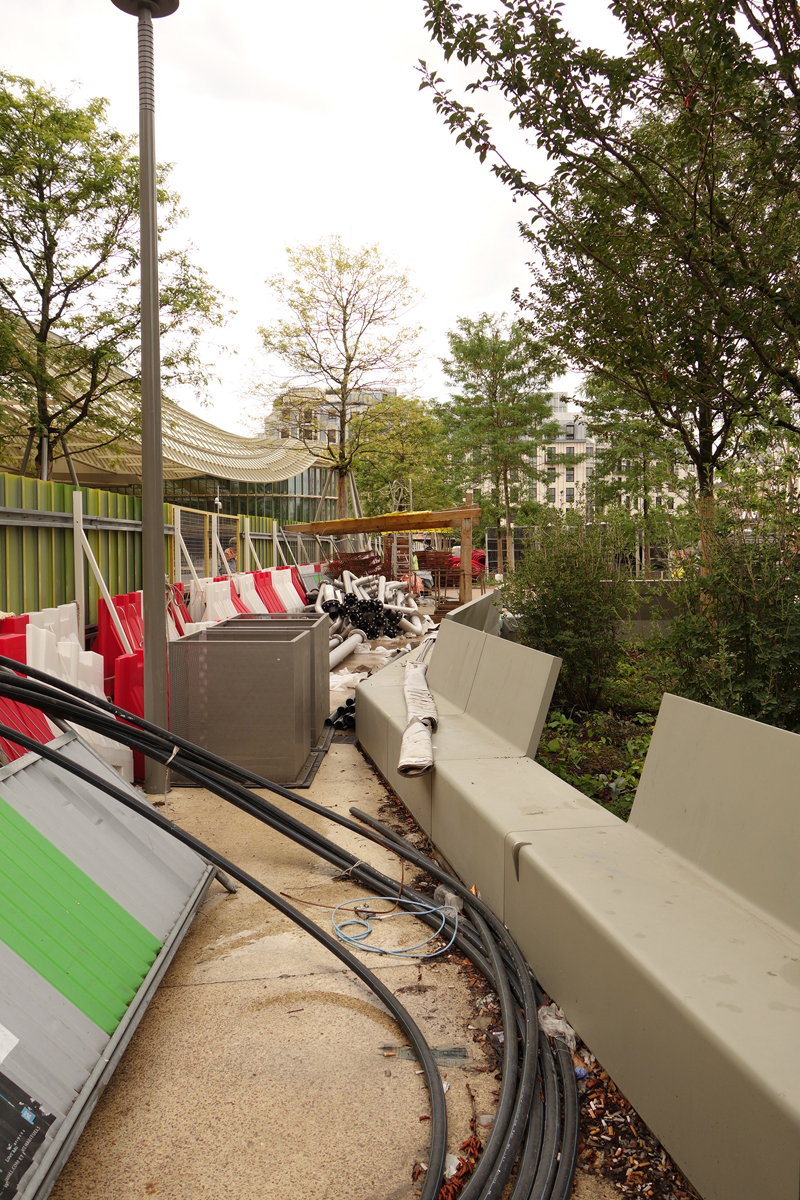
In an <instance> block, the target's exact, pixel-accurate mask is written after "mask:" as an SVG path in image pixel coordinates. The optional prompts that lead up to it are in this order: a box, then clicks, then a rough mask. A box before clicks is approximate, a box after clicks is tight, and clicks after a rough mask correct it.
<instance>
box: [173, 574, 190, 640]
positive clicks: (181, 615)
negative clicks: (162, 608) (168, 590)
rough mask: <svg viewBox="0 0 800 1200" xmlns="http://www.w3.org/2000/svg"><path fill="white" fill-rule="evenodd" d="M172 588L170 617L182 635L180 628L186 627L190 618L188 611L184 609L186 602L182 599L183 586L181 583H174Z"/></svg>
mask: <svg viewBox="0 0 800 1200" xmlns="http://www.w3.org/2000/svg"><path fill="white" fill-rule="evenodd" d="M172 588H173V601H172V603H171V604H170V607H171V609H172V615H173V616H174V617H175V619H176V624H178V625H179V630H180V632H181V633H183V628H182V627H185V626H186V625H188V624H189V623H190V621H191V619H192V618H191V616H190V614H189V609H188V608H187V607H186V600H185V597H184V591H183V584H182V583H174V584H173V585H172Z"/></svg>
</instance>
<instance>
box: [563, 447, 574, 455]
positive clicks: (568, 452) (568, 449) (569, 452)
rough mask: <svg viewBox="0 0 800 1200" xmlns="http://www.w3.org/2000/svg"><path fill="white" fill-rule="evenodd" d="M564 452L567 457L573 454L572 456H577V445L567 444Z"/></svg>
mask: <svg viewBox="0 0 800 1200" xmlns="http://www.w3.org/2000/svg"><path fill="white" fill-rule="evenodd" d="M564 453H565V454H566V456H567V458H569V457H570V456H571V457H572V458H574V457H575V447H574V446H567V447H566V448H565V450H564Z"/></svg>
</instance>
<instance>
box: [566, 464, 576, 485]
mask: <svg viewBox="0 0 800 1200" xmlns="http://www.w3.org/2000/svg"><path fill="white" fill-rule="evenodd" d="M574 482H575V468H574V467H567V483H574Z"/></svg>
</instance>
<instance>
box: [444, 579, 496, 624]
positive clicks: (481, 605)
mask: <svg viewBox="0 0 800 1200" xmlns="http://www.w3.org/2000/svg"><path fill="white" fill-rule="evenodd" d="M500 607H501V606H500V591H499V589H495V590H494V591H491V592H486V593H485V594H484V595H483V596H478V597H477V598H476V599H475V600H468V601H467V603H466V604H460V605H459V606H458V608H452V609H451V610H450V612H447V613H445V615H444V619H445V621H455V622H457V624H459V625H469V627H470V628H471V629H480V630H481V632H483V633H493V634H496V633H499V631H500Z"/></svg>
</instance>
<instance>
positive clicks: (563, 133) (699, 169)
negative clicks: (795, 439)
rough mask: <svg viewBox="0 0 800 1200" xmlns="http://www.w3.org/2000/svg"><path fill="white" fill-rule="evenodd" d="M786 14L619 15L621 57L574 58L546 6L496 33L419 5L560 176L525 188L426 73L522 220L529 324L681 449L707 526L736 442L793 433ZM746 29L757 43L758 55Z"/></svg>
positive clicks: (793, 221) (799, 193)
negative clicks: (531, 279)
mask: <svg viewBox="0 0 800 1200" xmlns="http://www.w3.org/2000/svg"><path fill="white" fill-rule="evenodd" d="M790 9H791V6H783V5H773V4H772V3H770V2H765V3H764V4H763V5H758V6H753V5H749V4H747V3H741V4H738V3H736V2H735V0H729V2H728V0H725V2H719V0H717V2H714V0H712V2H711V3H705V0H703V2H702V3H701V2H700V0H618V2H616V3H613V4H612V10H613V11H614V13H615V14H616V15H617V16H618V17H619V19H620V20H621V22H622V23H623V25H624V27H625V31H626V33H627V35H628V40H629V50H628V52H627V53H626V54H625V55H623V56H609V55H606V54H604V53H603V52H601V51H599V50H596V49H593V48H584V47H582V46H581V45H579V44H578V42H577V41H576V40H575V39H574V38H572V37H571V36H570V35H569V34H568V32H567V31H566V30H565V28H564V25H563V23H562V19H561V12H560V6H559V5H558V4H557V3H555V2H553V0H509V2H508V3H507V4H504V5H503V6H502V8H501V9H500V10H498V12H497V13H496V14H495V15H494V16H492V17H487V16H484V15H481V14H478V15H474V14H467V13H465V12H464V11H463V10H462V9H461V8H460V6H459V5H458V4H456V3H453V2H451V0H428V3H427V10H428V14H429V27H430V29H431V31H432V33H433V36H434V37H435V38H436V39H437V40H438V41H439V42H440V43H441V44H442V46H443V47H444V49H445V54H446V56H447V57H448V58H449V57H451V56H456V57H457V58H458V59H460V60H461V61H462V62H463V63H464V64H466V65H467V66H468V68H469V69H470V70H471V72H472V79H471V83H470V85H469V86H470V88H471V89H472V90H476V91H477V90H481V89H490V88H494V89H497V90H498V91H499V92H500V93H501V94H502V95H503V96H504V97H505V99H506V100H507V101H508V103H509V105H510V107H511V110H512V115H513V116H514V117H515V118H516V120H517V121H518V122H519V124H520V125H521V126H522V128H523V129H524V130H525V131H526V132H528V133H529V136H531V137H532V139H533V140H535V141H536V143H537V145H538V146H539V147H540V148H542V149H544V150H545V151H546V152H547V154H548V156H549V157H550V158H551V159H552V160H554V161H555V167H554V169H553V170H552V173H551V175H550V178H549V179H548V180H547V181H546V182H538V181H535V180H533V179H531V178H529V177H528V176H527V175H526V173H525V171H524V170H523V169H521V167H520V166H519V165H518V164H512V163H511V162H510V161H509V160H508V159H507V158H505V157H504V156H503V154H502V152H501V151H500V150H499V149H498V148H497V147H496V146H495V144H494V135H493V131H492V129H491V127H490V125H489V122H488V121H487V120H486V118H485V117H484V116H482V115H481V114H479V113H476V112H475V110H474V109H473V108H472V107H471V106H469V105H466V104H465V103H463V102H461V101H459V100H457V99H455V98H454V97H453V96H452V95H451V94H450V93H449V92H448V91H447V89H446V88H445V86H444V85H443V83H442V81H441V80H440V79H439V78H438V77H437V76H436V75H435V74H434V73H432V72H426V74H425V77H424V79H423V86H428V87H431V88H433V89H434V95H435V102H436V104H437V107H438V108H439V110H440V111H441V112H442V114H443V115H444V117H445V120H446V121H447V123H448V124H449V125H450V127H451V129H452V130H453V131H454V132H455V133H456V134H457V136H458V138H459V139H460V140H463V141H465V142H466V143H467V145H468V146H471V147H472V148H473V149H475V150H476V151H477V152H478V154H479V155H480V156H481V158H484V159H485V158H487V157H488V158H490V159H491V161H492V164H493V169H494V170H495V171H496V173H497V174H498V175H499V176H500V178H501V179H503V180H504V181H505V182H506V183H507V184H508V186H509V187H511V189H512V191H513V192H514V194H515V196H516V197H517V198H519V199H521V200H525V201H526V202H527V203H528V205H529V207H530V208H531V209H532V211H533V218H532V220H531V221H530V222H529V223H528V224H527V225H526V226H525V227H524V234H525V236H526V237H527V238H528V240H529V241H530V242H531V243H533V244H534V246H535V247H536V249H537V250H538V251H539V252H540V255H541V265H540V266H539V267H538V268H535V287H534V292H533V295H532V297H531V303H532V305H533V308H534V309H535V310H536V311H537V312H540V313H542V317H541V319H540V320H534V327H535V328H537V329H538V328H539V327H540V325H542V326H546V327H548V328H549V330H550V334H551V336H552V337H553V339H554V341H555V344H556V345H557V346H558V347H559V348H560V349H561V350H562V352H563V353H565V354H568V355H569V357H570V358H571V359H572V360H573V361H574V362H575V363H576V364H579V365H581V366H583V367H584V368H587V369H589V370H591V371H592V372H594V373H595V374H597V375H600V376H602V377H604V378H606V379H607V380H608V381H609V382H610V383H613V384H614V386H615V387H616V388H617V389H619V390H621V391H623V392H626V393H627V394H628V395H629V396H630V398H631V400H632V401H635V402H636V403H637V404H640V405H644V406H646V407H647V408H649V410H650V411H651V412H652V414H653V416H654V418H655V419H656V420H657V421H658V422H659V423H660V424H661V425H662V427H663V428H664V429H665V430H669V431H670V432H671V434H672V436H673V437H674V438H675V440H676V441H678V442H680V443H681V444H682V446H683V448H684V450H685V452H686V454H687V455H688V457H689V458H690V460H691V461H692V463H693V465H694V468H695V471H696V475H697V481H698V491H699V495H700V503H701V507H703V508H704V509H705V512H706V515H707V516H708V515H709V514H710V511H711V507H712V497H713V484H714V473H715V471H716V470H717V469H718V468H719V467H720V466H721V465H722V464H723V463H724V462H725V461H726V460H727V459H728V458H729V457H730V456H731V455H734V454H735V452H736V447H737V441H738V439H739V438H740V436H741V434H742V431H743V430H744V429H746V428H747V427H748V426H749V425H751V424H753V423H754V422H759V423H762V424H765V425H768V426H772V427H777V428H790V429H796V428H797V426H798V398H800V373H798V361H800V354H799V353H798V351H799V350H800V336H799V335H800V275H799V274H798V271H797V263H798V257H799V256H800V240H798V239H799V238H800V223H798V220H797V217H798V198H799V197H800V188H798V183H800V138H798V132H800V120H799V119H798V111H800V110H798V105H797V98H798V96H800V86H799V85H798V66H797V64H798V62H799V61H800V55H799V54H798V50H799V49H800V32H799V28H798V24H799V23H798V22H797V20H796V14H794V15H792V14H793V12H794V10H793V9H791V11H790ZM756 10H757V11H756ZM737 18H739V24H737ZM748 23H749V24H750V26H751V29H756V30H759V31H760V32H759V36H763V37H764V42H765V44H764V46H763V47H759V49H758V51H756V49H755V48H754V44H753V42H754V39H753V37H752V35H751V34H750V33H749V31H748V30H747V28H746V26H747V24H748ZM740 29H741V31H740ZM535 257H538V256H535Z"/></svg>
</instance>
